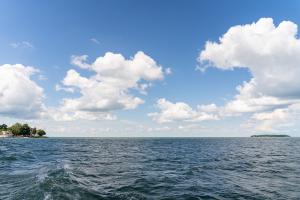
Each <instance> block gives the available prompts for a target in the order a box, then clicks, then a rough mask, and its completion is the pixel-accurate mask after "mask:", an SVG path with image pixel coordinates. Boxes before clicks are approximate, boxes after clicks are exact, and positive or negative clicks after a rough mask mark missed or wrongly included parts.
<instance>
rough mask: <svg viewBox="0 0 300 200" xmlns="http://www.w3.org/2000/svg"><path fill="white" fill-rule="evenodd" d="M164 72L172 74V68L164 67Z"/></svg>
mask: <svg viewBox="0 0 300 200" xmlns="http://www.w3.org/2000/svg"><path fill="white" fill-rule="evenodd" d="M165 73H166V75H170V74H172V69H171V68H170V67H168V68H166V69H165Z"/></svg>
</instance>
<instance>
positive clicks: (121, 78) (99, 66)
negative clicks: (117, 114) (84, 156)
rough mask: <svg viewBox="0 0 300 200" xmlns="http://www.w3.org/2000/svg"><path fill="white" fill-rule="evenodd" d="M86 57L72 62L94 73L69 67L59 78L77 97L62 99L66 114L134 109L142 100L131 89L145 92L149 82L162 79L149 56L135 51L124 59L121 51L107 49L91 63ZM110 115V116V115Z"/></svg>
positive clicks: (161, 74) (99, 114) (92, 113)
mask: <svg viewBox="0 0 300 200" xmlns="http://www.w3.org/2000/svg"><path fill="white" fill-rule="evenodd" d="M86 60H87V56H86V55H84V56H72V58H71V63H72V64H74V65H76V66H78V67H80V68H82V69H87V70H89V71H91V72H92V73H93V75H91V76H89V77H85V76H82V75H81V74H80V73H79V72H77V71H76V70H74V69H71V70H69V71H68V72H67V75H66V76H65V78H64V79H63V81H62V85H63V87H61V86H60V87H57V89H58V90H59V89H62V88H64V90H66V91H68V90H70V91H73V90H78V91H79V92H80V95H81V96H80V97H79V98H65V99H63V101H62V103H61V108H60V109H61V110H63V111H64V112H65V113H69V112H72V113H74V112H76V113H77V115H78V116H79V115H80V116H81V117H82V118H84V117H85V116H87V118H89V119H90V118H93V117H90V116H102V115H103V114H104V116H105V117H104V118H107V113H110V112H112V111H115V110H128V109H135V108H136V107H137V106H139V105H140V104H143V103H144V100H143V99H141V98H140V97H138V96H136V95H134V94H133V93H132V90H137V91H140V92H141V93H144V94H145V92H146V89H147V88H148V87H149V86H151V82H153V81H157V80H162V79H163V78H164V73H163V69H162V67H161V66H160V65H158V64H157V63H156V62H155V61H154V60H153V59H152V58H151V57H149V56H148V55H146V54H144V53H143V52H141V51H139V52H137V53H136V54H135V55H134V57H132V58H130V59H125V58H124V57H123V56H122V55H121V54H115V53H111V52H107V53H106V54H105V55H104V56H102V57H98V58H97V59H96V60H95V62H93V63H92V64H88V63H86ZM109 118H110V117H109Z"/></svg>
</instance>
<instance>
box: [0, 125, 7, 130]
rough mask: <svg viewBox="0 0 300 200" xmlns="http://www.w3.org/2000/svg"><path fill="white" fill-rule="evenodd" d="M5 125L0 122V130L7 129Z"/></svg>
mask: <svg viewBox="0 0 300 200" xmlns="http://www.w3.org/2000/svg"><path fill="white" fill-rule="evenodd" d="M7 128H8V127H7V125H6V124H2V125H0V131H7Z"/></svg>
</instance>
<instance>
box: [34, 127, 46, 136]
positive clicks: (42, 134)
mask: <svg viewBox="0 0 300 200" xmlns="http://www.w3.org/2000/svg"><path fill="white" fill-rule="evenodd" d="M36 133H37V134H38V135H39V136H40V137H42V136H44V135H46V132H45V131H44V130H41V129H39V130H37V132H36Z"/></svg>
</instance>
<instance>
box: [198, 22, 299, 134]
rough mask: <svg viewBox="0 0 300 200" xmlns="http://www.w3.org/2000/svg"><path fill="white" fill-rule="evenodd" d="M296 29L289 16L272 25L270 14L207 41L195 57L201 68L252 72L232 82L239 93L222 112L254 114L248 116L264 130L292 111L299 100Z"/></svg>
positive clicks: (232, 28)
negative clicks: (237, 83) (244, 79)
mask: <svg viewBox="0 0 300 200" xmlns="http://www.w3.org/2000/svg"><path fill="white" fill-rule="evenodd" d="M297 32H298V27H297V25H296V24H295V23H293V22H291V21H282V22H281V23H280V24H279V25H278V26H276V25H275V24H274V23H273V19H271V18H261V19H259V20H258V21H257V22H254V23H252V24H246V25H237V26H233V27H231V28H230V29H229V30H228V31H227V32H226V33H225V34H224V35H223V36H222V37H221V38H220V39H219V42H211V41H208V42H207V43H206V45H205V49H204V50H203V51H201V53H200V55H199V57H198V60H199V62H200V63H201V64H200V65H203V66H204V68H207V66H210V67H216V68H219V69H222V70H233V69H235V68H247V69H248V70H249V72H250V73H251V75H252V78H251V80H249V81H248V82H245V83H243V84H242V85H240V86H238V87H237V90H238V94H237V95H236V96H235V97H234V99H233V100H232V101H230V102H228V103H227V104H226V105H225V107H224V108H222V112H223V114H227V115H228V114H229V115H230V114H232V115H233V114H237V113H247V112H248V113H254V115H253V117H252V119H255V120H256V121H260V122H263V123H264V122H265V124H264V126H261V127H264V128H261V130H263V129H264V130H266V131H267V130H273V129H272V127H271V125H272V124H275V123H273V122H272V123H271V121H276V122H279V121H282V118H283V113H284V116H285V118H286V116H287V115H289V113H291V112H292V111H291V108H292V105H294V104H297V103H299V102H300V79H299V78H298V76H299V74H300V56H299V55H300V40H299V39H298V37H297ZM287 108H288V109H287ZM287 111H288V113H287ZM263 116H264V117H263ZM267 116H268V117H267ZM271 116H273V117H271ZM275 116H276V117H275ZM280 116H281V117H280ZM278 119H280V120H278Z"/></svg>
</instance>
